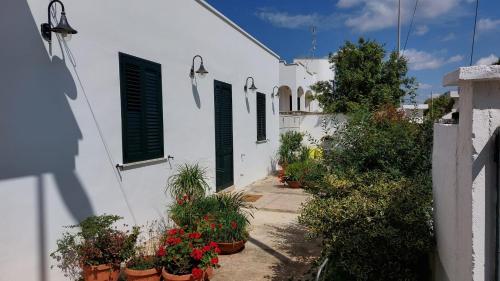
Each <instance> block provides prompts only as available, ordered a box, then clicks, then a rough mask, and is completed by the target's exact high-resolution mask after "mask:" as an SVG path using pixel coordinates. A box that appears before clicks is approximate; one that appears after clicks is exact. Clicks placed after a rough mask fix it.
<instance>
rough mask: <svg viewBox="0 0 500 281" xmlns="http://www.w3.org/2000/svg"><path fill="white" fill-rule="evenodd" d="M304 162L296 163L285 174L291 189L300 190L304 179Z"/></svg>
mask: <svg viewBox="0 0 500 281" xmlns="http://www.w3.org/2000/svg"><path fill="white" fill-rule="evenodd" d="M304 166H305V165H304V162H295V163H292V164H290V165H289V166H288V169H287V170H286V172H285V181H286V183H287V184H288V186H289V187H291V188H300V187H301V186H302V183H301V182H302V179H303V177H304V172H305V171H304Z"/></svg>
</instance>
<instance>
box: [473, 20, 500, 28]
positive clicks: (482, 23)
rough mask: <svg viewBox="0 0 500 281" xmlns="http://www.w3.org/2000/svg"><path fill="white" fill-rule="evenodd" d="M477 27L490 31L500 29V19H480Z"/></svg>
mask: <svg viewBox="0 0 500 281" xmlns="http://www.w3.org/2000/svg"><path fill="white" fill-rule="evenodd" d="M477 29H478V30H480V31H490V30H496V29H500V19H498V20H495V19H490V18H485V19H480V20H479V21H478V22H477Z"/></svg>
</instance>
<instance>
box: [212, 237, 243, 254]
mask: <svg viewBox="0 0 500 281" xmlns="http://www.w3.org/2000/svg"><path fill="white" fill-rule="evenodd" d="M246 242H247V241H244V240H242V241H237V242H233V243H219V242H217V245H218V246H219V249H220V253H221V254H222V255H231V254H234V253H237V252H239V251H241V250H243V248H245V243H246Z"/></svg>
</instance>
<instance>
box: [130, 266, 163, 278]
mask: <svg viewBox="0 0 500 281" xmlns="http://www.w3.org/2000/svg"><path fill="white" fill-rule="evenodd" d="M125 275H127V281H160V271H159V270H157V269H156V268H151V269H145V270H135V269H129V268H126V269H125Z"/></svg>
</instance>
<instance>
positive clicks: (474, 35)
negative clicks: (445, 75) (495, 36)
mask: <svg viewBox="0 0 500 281" xmlns="http://www.w3.org/2000/svg"><path fill="white" fill-rule="evenodd" d="M478 8H479V0H476V15H475V17H474V33H473V34H472V48H471V50H470V64H469V65H472V59H473V58H474V44H475V42H476V27H477V10H478Z"/></svg>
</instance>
